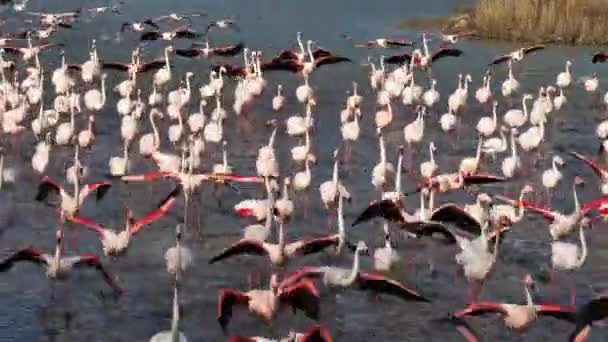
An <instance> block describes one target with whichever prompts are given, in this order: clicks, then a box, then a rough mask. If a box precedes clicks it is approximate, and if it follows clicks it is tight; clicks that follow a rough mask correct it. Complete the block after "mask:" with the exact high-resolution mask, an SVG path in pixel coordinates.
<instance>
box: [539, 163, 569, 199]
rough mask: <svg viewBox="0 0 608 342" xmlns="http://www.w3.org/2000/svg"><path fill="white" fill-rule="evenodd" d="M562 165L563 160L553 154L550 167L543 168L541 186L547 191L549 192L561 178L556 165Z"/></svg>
mask: <svg viewBox="0 0 608 342" xmlns="http://www.w3.org/2000/svg"><path fill="white" fill-rule="evenodd" d="M558 165H559V166H563V165H564V160H563V159H562V157H560V156H558V155H554V156H553V158H552V160H551V168H550V169H548V170H545V172H543V175H542V182H543V186H544V187H545V189H546V190H547V193H548V194H550V193H551V191H552V190H553V189H554V188H555V187H556V186H557V184H558V183H559V182H560V181H561V180H562V177H563V176H562V173H561V172H560V171H559V169H558V168H557V166H558Z"/></svg>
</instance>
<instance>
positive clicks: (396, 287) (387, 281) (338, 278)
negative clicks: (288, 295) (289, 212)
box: [282, 241, 430, 302]
mask: <svg viewBox="0 0 608 342" xmlns="http://www.w3.org/2000/svg"><path fill="white" fill-rule="evenodd" d="M363 253H365V254H367V253H369V252H368V249H367V245H366V244H365V242H363V241H359V242H358V243H357V246H356V248H355V257H354V260H353V266H352V268H349V269H348V268H339V267H333V266H318V267H311V266H304V267H302V268H300V269H299V270H296V271H295V272H293V273H292V274H290V275H289V276H287V277H286V278H285V279H284V280H283V281H282V284H294V283H296V284H297V282H298V281H302V279H304V280H306V279H311V278H320V279H321V280H322V281H323V284H324V285H325V286H331V287H341V288H349V287H352V286H356V287H358V289H359V290H364V291H372V292H379V293H385V294H390V295H393V296H396V297H398V298H400V299H403V300H405V301H416V302H430V300H429V299H427V298H426V297H424V296H422V295H420V294H419V293H418V292H416V291H415V290H412V289H409V288H407V287H406V286H405V285H403V284H401V283H400V282H398V281H396V280H394V279H391V278H388V277H385V276H383V275H377V274H372V273H367V272H363V271H361V270H360V264H359V259H360V254H363Z"/></svg>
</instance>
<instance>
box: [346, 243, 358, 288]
mask: <svg viewBox="0 0 608 342" xmlns="http://www.w3.org/2000/svg"><path fill="white" fill-rule="evenodd" d="M360 254H361V251H360V250H359V249H357V250H356V251H355V257H354V260H353V268H352V270H351V272H350V275H349V277H348V279H346V283H348V284H352V283H354V282H355V280H357V277H358V276H359V255H360Z"/></svg>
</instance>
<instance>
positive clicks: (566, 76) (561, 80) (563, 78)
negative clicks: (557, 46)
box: [555, 60, 572, 89]
mask: <svg viewBox="0 0 608 342" xmlns="http://www.w3.org/2000/svg"><path fill="white" fill-rule="evenodd" d="M571 66H572V61H570V60H568V61H566V70H565V71H563V72H560V73H559V74H558V75H557V78H556V80H555V84H556V85H557V86H558V87H559V88H560V89H564V88H568V87H569V86H570V84H571V83H572V75H571V74H570V67H571Z"/></svg>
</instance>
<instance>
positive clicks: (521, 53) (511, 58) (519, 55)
mask: <svg viewBox="0 0 608 342" xmlns="http://www.w3.org/2000/svg"><path fill="white" fill-rule="evenodd" d="M544 48H545V46H544V45H533V46H528V47H524V48H520V49H517V50H515V51H513V52H510V53H507V54H505V55H502V56H498V57H496V58H495V59H494V60H493V61H492V63H490V65H496V64H500V63H503V62H505V61H508V62H509V63H512V62H521V61H522V60H523V59H524V57H525V56H526V55H528V54H530V53H532V52H536V51H539V50H543V49H544Z"/></svg>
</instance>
